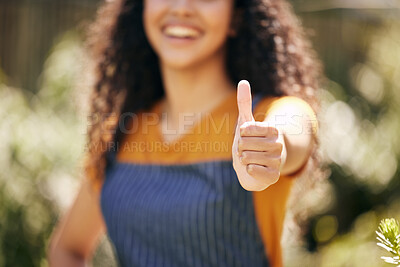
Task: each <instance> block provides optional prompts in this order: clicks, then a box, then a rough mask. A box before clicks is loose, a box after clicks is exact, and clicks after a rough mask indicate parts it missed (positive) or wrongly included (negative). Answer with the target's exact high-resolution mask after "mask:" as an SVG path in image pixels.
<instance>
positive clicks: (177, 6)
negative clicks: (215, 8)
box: [171, 0, 194, 17]
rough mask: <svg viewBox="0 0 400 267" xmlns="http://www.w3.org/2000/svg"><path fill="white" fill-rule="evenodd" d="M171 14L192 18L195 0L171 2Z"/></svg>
mask: <svg viewBox="0 0 400 267" xmlns="http://www.w3.org/2000/svg"><path fill="white" fill-rule="evenodd" d="M171 12H172V13H173V14H174V15H176V16H179V17H190V16H191V15H192V14H193V12H194V9H193V0H171Z"/></svg>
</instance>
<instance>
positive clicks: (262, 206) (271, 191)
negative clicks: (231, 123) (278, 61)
mask: <svg viewBox="0 0 400 267" xmlns="http://www.w3.org/2000/svg"><path fill="white" fill-rule="evenodd" d="M288 104H289V105H291V107H293V108H296V109H297V108H298V109H300V110H301V111H302V113H303V114H305V115H307V116H308V119H309V120H310V122H311V129H312V133H313V134H315V135H316V134H317V132H318V122H317V118H316V115H315V112H314V111H313V109H312V108H311V107H310V105H309V104H308V103H307V102H305V101H304V100H302V99H300V98H298V97H293V96H283V97H272V98H271V97H270V98H264V99H262V100H261V101H260V102H259V103H258V105H257V106H256V107H255V109H254V118H255V120H256V121H263V120H264V119H265V117H266V116H267V115H268V113H269V112H271V111H272V110H275V109H278V108H281V107H282V106H283V105H288ZM293 182H294V179H293V176H292V175H290V176H283V175H281V177H280V178H279V181H278V182H277V183H275V184H273V185H271V186H270V187H268V188H267V189H265V190H263V191H260V192H253V201H254V209H255V216H256V220H257V224H258V227H259V230H260V234H261V238H262V240H263V243H264V245H265V253H266V254H267V256H268V259H269V262H270V264H271V266H273V267H281V266H283V261H282V248H281V243H280V241H281V236H282V230H283V221H284V219H285V213H286V204H287V200H288V198H289V195H290V190H291V188H292V185H293Z"/></svg>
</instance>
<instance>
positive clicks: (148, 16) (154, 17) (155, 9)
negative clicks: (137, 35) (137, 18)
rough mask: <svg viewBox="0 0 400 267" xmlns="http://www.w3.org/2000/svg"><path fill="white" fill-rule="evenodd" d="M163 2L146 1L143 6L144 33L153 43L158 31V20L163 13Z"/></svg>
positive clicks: (159, 0) (156, 0) (161, 0)
mask: <svg viewBox="0 0 400 267" xmlns="http://www.w3.org/2000/svg"><path fill="white" fill-rule="evenodd" d="M163 2H165V1H163V0H145V1H144V5H143V27H144V31H145V33H146V35H147V37H148V39H149V41H150V42H151V41H152V39H153V38H154V37H155V33H156V31H158V23H157V21H158V18H160V17H161V15H162V13H163V9H165V7H164V6H163Z"/></svg>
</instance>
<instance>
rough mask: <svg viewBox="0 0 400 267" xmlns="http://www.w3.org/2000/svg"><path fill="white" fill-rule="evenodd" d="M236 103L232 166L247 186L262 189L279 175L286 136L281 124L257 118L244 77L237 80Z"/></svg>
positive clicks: (247, 188)
mask: <svg viewBox="0 0 400 267" xmlns="http://www.w3.org/2000/svg"><path fill="white" fill-rule="evenodd" d="M237 104H238V109H239V116H238V123H237V126H236V132H235V138H234V141H233V145H232V158H233V168H234V169H235V171H236V174H237V176H238V178H239V182H240V184H241V185H242V187H243V188H244V189H246V190H248V191H261V190H264V189H265V188H267V187H269V186H270V185H271V184H274V183H276V182H277V181H278V179H279V176H280V168H281V161H282V151H283V149H284V142H283V136H282V134H281V133H280V130H279V129H278V128H275V127H273V126H271V125H268V123H267V122H256V121H255V120H254V117H253V114H252V101H251V91H250V84H249V83H248V82H247V81H245V80H242V81H240V82H239V84H238V88H237Z"/></svg>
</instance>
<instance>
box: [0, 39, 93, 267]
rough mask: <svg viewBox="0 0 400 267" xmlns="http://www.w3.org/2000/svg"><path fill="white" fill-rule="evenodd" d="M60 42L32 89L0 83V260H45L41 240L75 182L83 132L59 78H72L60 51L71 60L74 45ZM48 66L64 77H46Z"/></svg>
mask: <svg viewBox="0 0 400 267" xmlns="http://www.w3.org/2000/svg"><path fill="white" fill-rule="evenodd" d="M61 44H63V46H58V47H56V49H55V50H54V51H53V52H52V54H51V55H50V59H51V58H54V57H57V58H58V59H59V60H57V61H54V60H53V62H52V64H48V65H47V66H46V68H45V70H44V71H43V74H42V78H43V86H42V87H43V89H42V90H41V91H40V92H39V93H38V95H32V94H30V93H28V92H26V91H23V90H21V89H17V88H10V87H7V86H6V85H4V84H1V83H0V117H1V120H0V137H1V142H0V149H1V151H2V153H1V154H0V169H1V170H2V171H1V172H0V266H4V267H7V266H24V267H29V266H46V260H45V258H46V248H47V240H48V238H49V236H50V234H51V232H52V230H53V227H54V224H55V222H56V220H57V217H58V214H59V212H60V209H61V208H62V207H63V206H65V205H67V204H68V203H69V202H70V201H71V200H72V197H73V196H74V192H75V189H76V185H77V182H78V179H76V178H77V176H78V168H77V162H78V159H79V157H80V155H81V152H82V150H83V144H84V137H85V136H84V134H82V133H81V132H80V128H79V126H80V122H79V121H78V119H77V114H76V112H75V110H76V108H74V106H73V104H71V93H72V89H73V86H72V85H71V82H69V83H65V81H67V80H69V81H73V80H76V77H75V76H76V73H75V72H76V68H75V69H72V71H71V62H70V61H68V60H64V61H62V60H60V58H61V56H60V54H63V55H64V58H66V59H69V60H71V59H72V60H73V59H75V62H76V58H77V57H78V56H79V51H80V50H79V49H78V47H79V46H78V45H79V43H77V42H76V41H74V40H73V39H71V37H69V38H68V40H67V41H64V43H63V42H61ZM65 44H69V46H66V45H65ZM54 64H56V65H57V67H55V66H54ZM54 70H58V74H59V77H58V79H57V80H59V81H64V82H60V83H54V82H52V80H53V79H52V77H54ZM55 105H56V106H55Z"/></svg>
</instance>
